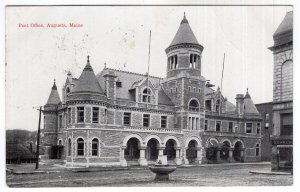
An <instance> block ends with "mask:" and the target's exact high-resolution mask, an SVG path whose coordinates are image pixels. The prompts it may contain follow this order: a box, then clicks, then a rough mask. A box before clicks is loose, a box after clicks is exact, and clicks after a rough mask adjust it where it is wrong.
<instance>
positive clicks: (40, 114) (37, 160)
mask: <svg viewBox="0 0 300 192" xmlns="http://www.w3.org/2000/svg"><path fill="white" fill-rule="evenodd" d="M38 110H39V111H40V113H39V125H38V132H37V141H36V142H37V144H36V163H35V169H38V168H39V155H40V132H41V116H42V106H40V107H39V109H38Z"/></svg>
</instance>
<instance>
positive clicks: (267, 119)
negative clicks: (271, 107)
mask: <svg viewBox="0 0 300 192" xmlns="http://www.w3.org/2000/svg"><path fill="white" fill-rule="evenodd" d="M265 119H266V121H269V113H266V114H265Z"/></svg>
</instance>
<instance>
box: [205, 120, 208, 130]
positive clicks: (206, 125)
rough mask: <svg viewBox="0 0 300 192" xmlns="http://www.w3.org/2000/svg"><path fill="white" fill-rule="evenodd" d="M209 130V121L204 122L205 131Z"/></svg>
mask: <svg viewBox="0 0 300 192" xmlns="http://www.w3.org/2000/svg"><path fill="white" fill-rule="evenodd" d="M207 128H208V120H205V121H204V130H205V131H207Z"/></svg>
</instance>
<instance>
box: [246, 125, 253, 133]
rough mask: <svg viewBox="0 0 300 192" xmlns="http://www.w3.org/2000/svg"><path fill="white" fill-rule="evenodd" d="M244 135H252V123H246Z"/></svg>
mask: <svg viewBox="0 0 300 192" xmlns="http://www.w3.org/2000/svg"><path fill="white" fill-rule="evenodd" d="M246 133H252V123H246Z"/></svg>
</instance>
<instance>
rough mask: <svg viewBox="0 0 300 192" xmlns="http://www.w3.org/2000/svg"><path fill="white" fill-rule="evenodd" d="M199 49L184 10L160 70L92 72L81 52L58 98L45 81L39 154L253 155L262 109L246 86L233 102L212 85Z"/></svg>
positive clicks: (90, 162)
mask: <svg viewBox="0 0 300 192" xmlns="http://www.w3.org/2000/svg"><path fill="white" fill-rule="evenodd" d="M202 51H203V46H202V45H200V44H199V43H198V41H197V39H196V37H195V36H194V34H193V32H192V30H191V28H190V26H189V23H188V21H187V19H186V18H185V17H184V19H183V20H182V22H181V24H180V27H179V29H178V31H177V33H176V35H175V38H174V40H173V41H172V43H171V45H170V46H169V47H168V48H167V49H166V54H167V57H168V60H167V75H166V76H167V77H166V78H158V77H153V76H149V75H148V74H146V75H143V74H137V73H132V72H127V71H120V70H115V69H110V68H104V69H103V70H102V71H101V72H100V73H99V74H97V75H95V74H94V71H93V69H92V67H91V65H90V60H89V57H88V60H87V64H86V66H85V68H84V70H83V72H82V74H81V75H80V77H79V78H78V79H76V78H73V77H72V75H71V73H68V77H67V80H66V83H65V85H64V86H63V89H62V92H63V96H62V98H63V101H62V102H61V101H60V99H59V96H58V93H57V88H56V85H54V86H53V88H52V91H51V94H50V97H49V100H50V101H51V102H47V104H46V105H45V110H44V116H45V128H44V133H45V136H44V142H43V143H45V148H46V147H47V148H48V151H47V152H46V153H47V154H46V155H45V157H44V158H61V159H63V160H65V162H66V165H67V166H86V167H89V166H130V165H134V164H139V165H141V166H145V165H148V164H152V163H155V161H158V160H161V161H164V159H165V157H164V156H167V161H168V162H169V163H171V164H172V163H173V164H177V165H181V164H202V163H220V162H253V161H260V158H261V132H260V129H261V117H260V115H259V113H258V111H257V109H256V107H255V105H254V104H253V102H252V100H251V97H250V94H249V93H248V91H247V93H246V95H245V96H244V95H243V94H238V95H237V104H238V105H237V107H236V106H234V105H233V104H232V103H230V102H229V101H228V100H227V99H226V97H224V96H223V95H222V94H221V92H220V90H219V89H217V90H216V91H215V90H214V89H212V88H211V87H210V86H209V85H208V84H207V83H206V80H205V78H204V77H203V76H202V75H201V55H202ZM52 97H55V98H54V99H52ZM49 100H48V101H49ZM47 107H48V108H49V107H51V108H49V109H48V110H46V109H47ZM258 130H259V131H258ZM46 133H49V134H46ZM50 133H51V134H52V133H53V135H50ZM47 141H49V142H47Z"/></svg>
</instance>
